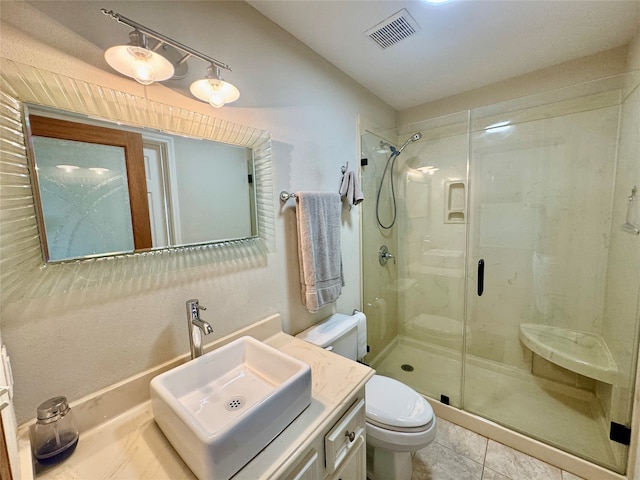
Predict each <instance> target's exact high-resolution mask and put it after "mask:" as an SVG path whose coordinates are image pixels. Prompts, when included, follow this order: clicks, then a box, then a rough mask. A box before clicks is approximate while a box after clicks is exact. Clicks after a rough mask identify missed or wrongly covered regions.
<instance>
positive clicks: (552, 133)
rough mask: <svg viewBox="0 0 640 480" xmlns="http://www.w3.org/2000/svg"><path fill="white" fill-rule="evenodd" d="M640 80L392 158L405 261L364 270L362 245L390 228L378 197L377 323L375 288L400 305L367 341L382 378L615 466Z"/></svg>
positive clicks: (585, 88)
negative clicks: (373, 258) (373, 250)
mask: <svg viewBox="0 0 640 480" xmlns="http://www.w3.org/2000/svg"><path fill="white" fill-rule="evenodd" d="M639 79H640V76H639V75H638V74H637V73H634V74H629V75H624V76H619V77H612V78H608V79H604V80H601V81H596V82H590V83H586V84H581V85H576V86H574V87H570V88H565V89H562V90H558V91H553V92H548V93H545V94H540V95H535V96H531V97H526V98H522V99H518V100H515V101H510V102H505V103H502V104H497V105H490V106H487V107H483V108H480V109H475V110H472V111H467V112H461V113H459V114H455V115H449V116H446V117H441V118H437V119H432V120H427V121H424V122H420V123H418V124H411V125H407V126H406V127H403V128H401V129H400V131H399V134H398V138H400V139H402V138H405V137H406V135H407V134H408V133H409V132H414V131H420V132H421V133H422V134H423V138H422V139H421V140H420V141H418V142H416V143H414V144H410V145H408V146H407V147H406V149H405V151H404V152H403V154H402V156H400V157H399V159H398V162H397V166H396V169H397V170H396V172H395V177H396V179H397V184H396V187H397V193H398V199H397V200H398V202H397V203H398V221H397V225H396V227H394V229H393V232H386V233H385V235H386V236H387V237H386V239H385V240H386V241H387V242H388V243H392V242H395V243H394V247H393V248H395V249H396V251H397V265H392V264H389V263H388V264H387V266H385V267H384V268H381V266H380V265H379V264H378V263H377V262H369V261H368V260H367V256H368V255H369V253H370V252H368V249H369V247H368V246H367V245H366V244H365V236H367V235H368V236H375V235H381V234H380V233H379V232H378V233H377V232H376V228H375V226H372V225H370V224H367V222H368V220H367V219H368V218H369V216H368V214H367V209H368V208H370V205H367V204H366V202H365V205H364V208H365V211H364V220H363V269H364V274H363V285H364V288H363V296H364V308H365V313H367V314H369V312H371V314H372V315H374V316H375V311H374V310H373V309H370V308H371V307H370V305H373V303H374V302H373V301H374V300H375V299H376V297H377V295H378V294H377V293H376V292H374V291H373V290H372V288H371V287H373V289H376V288H377V292H380V293H379V295H380V296H382V297H383V298H385V299H392V298H393V300H392V301H389V302H386V310H385V321H386V322H387V325H388V326H387V328H386V335H384V336H379V337H375V336H374V337H372V338H370V339H369V342H370V343H371V344H372V354H371V355H370V356H369V357H367V360H368V361H369V362H370V363H371V364H372V365H373V366H374V367H375V368H376V369H377V370H378V372H379V373H380V374H382V375H389V376H392V377H395V378H398V379H400V380H402V381H404V382H406V383H408V384H409V385H411V386H412V387H414V388H415V389H416V390H418V391H420V392H421V393H423V394H425V395H427V396H428V397H431V398H432V399H434V401H443V402H445V403H448V404H449V405H452V406H454V407H456V408H460V409H462V410H464V411H466V412H469V413H472V414H475V415H478V416H481V417H483V418H486V419H489V420H492V421H494V422H496V423H498V424H500V425H503V426H505V427H507V428H509V429H512V430H514V431H516V432H519V433H523V434H525V435H527V436H528V437H530V438H532V439H535V440H539V441H542V442H544V443H546V444H548V445H551V446H554V447H557V448H559V449H561V450H564V451H566V452H568V453H570V454H573V455H576V456H578V457H580V458H583V459H585V460H588V461H589V462H592V463H594V464H596V465H599V466H603V467H605V468H607V469H609V470H611V471H614V472H618V473H624V471H625V469H626V464H627V454H628V452H627V450H628V446H627V445H624V444H623V443H624V439H623V438H621V436H620V435H617V433H616V432H620V431H621V430H622V432H623V435H622V437H624V432H625V428H626V427H628V426H630V422H631V413H632V404H633V392H634V379H635V371H636V359H637V356H638V331H637V324H638V320H639V318H638V304H639V303H638V299H639V296H640V279H639V278H638V276H637V266H638V265H640V243H639V242H640V236H637V235H634V234H630V233H628V232H627V231H626V230H625V229H624V228H622V226H623V225H624V224H625V222H627V204H628V196H629V192H630V191H631V190H632V188H633V187H634V185H637V184H640V164H639V163H638V161H637V159H638V156H639V155H640V142H639V141H638V135H637V132H638V131H640V93H638V92H639V89H638V84H639V83H640V80H639ZM495 125H500V128H496V127H495ZM369 137H371V138H369ZM362 138H363V151H365V150H366V148H367V145H373V144H374V143H375V135H374V134H372V133H366V134H364V135H363V137H362ZM367 138H368V140H367ZM378 141H379V140H378ZM365 154H366V155H369V154H368V153H367V152H366V151H365ZM376 161H378V160H376ZM376 161H374V162H373V164H374V165H375V163H376ZM379 161H384V158H383V159H380V160H379ZM371 165H372V162H371V157H370V163H369V165H368V166H366V167H364V168H363V181H364V184H365V186H366V185H367V184H370V185H375V180H374V179H370V178H368V177H369V176H375V175H376V170H375V167H374V168H371ZM377 168H378V169H379V167H377ZM375 193H376V192H375V190H373V191H368V192H367V191H366V190H365V197H366V196H369V197H370V198H371V197H375ZM365 232H367V233H365ZM480 265H482V268H480ZM376 278H377V279H380V280H382V281H381V283H379V284H378V285H377V286H376V284H375V279H376ZM480 284H482V285H483V288H479V285H480ZM385 301H386V300H385ZM393 305H396V308H395V309H394V308H393ZM368 309H369V310H368ZM407 364H409V365H412V366H413V367H414V369H413V370H412V371H407V370H405V369H403V368H402V365H407ZM620 429H621V430H620ZM612 430H613V431H614V435H613V437H614V438H615V440H611V439H610V433H611V431H612ZM619 440H622V441H623V442H622V443H620V441H619Z"/></svg>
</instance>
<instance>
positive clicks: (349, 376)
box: [19, 315, 374, 480]
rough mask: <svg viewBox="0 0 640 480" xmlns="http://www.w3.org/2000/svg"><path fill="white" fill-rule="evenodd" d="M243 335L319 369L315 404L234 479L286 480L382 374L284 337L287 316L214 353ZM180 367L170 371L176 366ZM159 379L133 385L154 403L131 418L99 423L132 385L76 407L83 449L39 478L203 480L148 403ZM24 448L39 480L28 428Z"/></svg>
mask: <svg viewBox="0 0 640 480" xmlns="http://www.w3.org/2000/svg"><path fill="white" fill-rule="evenodd" d="M276 328H277V330H276ZM242 335H251V336H254V337H255V338H257V339H259V340H262V341H263V342H264V343H266V344H268V345H271V346H272V347H274V348H276V349H278V350H280V351H282V352H284V353H287V354H289V355H291V356H292V357H294V358H297V359H299V360H302V361H303V362H306V363H307V364H308V365H309V366H310V367H311V372H312V393H311V404H310V405H309V406H308V407H307V408H306V409H305V410H304V411H303V412H302V413H301V414H300V415H299V416H298V417H297V418H296V419H295V420H294V421H293V422H292V423H291V424H290V425H289V426H288V427H287V428H286V429H285V430H284V431H283V432H282V433H281V434H280V435H278V437H276V439H275V440H273V441H272V442H271V443H270V444H269V445H268V446H267V447H266V448H265V449H264V450H262V451H261V452H260V453H259V454H258V455H257V456H256V457H254V459H253V460H252V461H251V462H249V463H248V464H247V465H246V466H245V467H244V468H243V469H242V470H240V471H239V472H238V473H237V474H236V475H235V476H234V477H233V478H234V480H235V479H237V480H242V479H267V478H278V477H279V476H280V475H281V474H282V473H284V472H285V470H286V469H287V468H289V467H290V466H291V465H292V464H293V463H294V462H295V461H296V460H297V459H298V457H299V454H301V453H303V452H304V451H305V450H306V449H307V448H308V447H309V445H310V444H311V442H312V441H313V439H314V437H316V436H317V434H318V432H320V431H322V430H323V429H326V428H329V427H330V426H331V422H332V421H334V420H335V419H334V413H335V412H336V411H338V410H340V409H341V408H344V407H346V406H348V405H349V404H350V403H351V402H353V399H354V398H355V395H356V394H357V392H358V391H359V390H360V389H362V388H363V387H364V385H365V383H366V382H367V380H368V379H369V378H371V376H372V375H373V373H374V372H373V370H372V369H370V368H369V367H367V366H365V365H362V364H360V363H356V362H353V361H351V360H348V359H346V358H342V357H340V356H338V355H336V354H333V353H331V352H327V351H325V350H323V349H321V348H318V347H316V346H314V345H311V344H308V343H306V342H304V341H302V340H299V339H297V338H294V337H292V336H290V335H287V334H285V333H282V331H281V330H280V317H279V315H273V316H271V317H269V318H267V319H265V320H263V321H261V322H258V323H256V324H254V325H253V326H250V327H247V328H245V329H242V330H240V331H238V332H236V333H234V334H232V335H229V336H227V337H224V338H223V339H220V340H218V341H216V342H214V343H213V344H212V345H211V346H209V348H208V349H212V348H216V347H218V346H222V345H223V344H225V343H228V342H230V341H232V340H234V339H235V338H238V337H240V336H242ZM181 361H184V359H183V358H182V357H181V359H180V360H178V361H177V363H178V364H179V363H180V362H181ZM174 363H176V362H174ZM174 363H171V364H167V366H165V367H164V369H165V370H166V369H168V368H171V367H172V366H175V365H174ZM159 373H160V372H159V371H154V372H152V374H147V375H142V376H140V378H136V379H135V380H134V382H133V383H135V382H137V383H138V387H137V388H138V390H140V384H146V387H147V388H146V400H144V398H143V397H144V393H140V392H137V394H136V393H133V394H132V395H131V396H132V397H134V398H135V397H138V398H139V397H142V398H143V401H141V402H138V403H137V404H135V405H133V406H129V408H126V409H125V410H123V411H120V412H117V411H113V407H111V409H110V410H111V411H110V412H109V413H108V414H104V412H103V411H101V412H100V414H99V415H96V411H97V409H99V408H101V407H100V405H101V404H103V403H108V402H109V400H113V399H114V398H115V397H122V396H126V393H127V392H126V390H127V388H131V387H128V384H127V382H123V383H122V384H119V385H118V386H116V387H115V388H114V389H112V390H110V389H105V390H104V391H102V392H99V393H98V394H96V395H94V396H90V397H87V398H86V399H83V400H81V401H79V402H75V404H74V403H72V405H71V408H72V411H74V414H75V413H76V411H77V412H78V415H76V416H79V418H78V422H79V424H80V432H81V433H80V441H79V442H78V447H77V448H76V450H75V452H74V453H73V454H72V455H71V457H70V458H69V459H67V460H66V461H64V462H63V463H61V464H59V465H56V466H53V467H49V468H46V469H44V470H41V471H38V472H37V473H36V475H35V478H36V479H37V480H40V479H46V480H52V479H64V480H69V479H91V480H101V479H123V480H125V479H126V480H138V479H153V480H163V479H167V480H179V479H195V478H196V477H195V476H194V475H193V473H192V472H191V470H190V469H189V467H187V465H186V464H185V463H184V462H183V461H182V459H181V458H180V457H179V456H178V454H177V453H176V452H175V450H174V449H173V447H172V446H171V444H170V443H169V441H168V440H167V439H166V438H165V436H164V435H163V433H162V431H161V430H160V428H159V427H158V426H157V425H156V423H155V421H154V419H153V411H152V409H151V402H150V401H149V400H148V378H152V377H153V376H155V375H157V374H159ZM130 383H131V382H130ZM114 392H116V393H114ZM110 395H111V396H110ZM104 399H106V401H104ZM113 401H115V400H113ZM90 412H92V413H93V414H94V415H93V417H96V416H97V417H100V418H101V419H102V421H100V422H96V423H95V424H93V425H91V423H90V422H91V421H90V420H89V421H88V420H85V419H84V418H83V417H85V416H86V415H87V414H88V413H90ZM83 427H84V428H83ZM19 444H20V448H21V473H22V480H31V479H32V478H33V476H32V471H31V470H32V468H31V467H32V460H31V451H30V447H29V426H28V425H26V426H24V427H22V428H21V430H20V432H19Z"/></svg>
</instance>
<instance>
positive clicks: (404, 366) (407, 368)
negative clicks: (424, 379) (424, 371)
mask: <svg viewBox="0 0 640 480" xmlns="http://www.w3.org/2000/svg"><path fill="white" fill-rule="evenodd" d="M400 368H401V369H402V370H404V371H405V372H413V370H414V368H413V365H409V364H408V363H403V364H402V365H400Z"/></svg>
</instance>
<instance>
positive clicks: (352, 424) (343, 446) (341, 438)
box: [324, 399, 365, 473]
mask: <svg viewBox="0 0 640 480" xmlns="http://www.w3.org/2000/svg"><path fill="white" fill-rule="evenodd" d="M364 435H365V408H364V399H359V400H357V401H356V402H355V403H354V404H353V405H352V406H351V408H350V409H349V410H348V411H347V413H345V414H344V415H343V416H342V418H341V419H340V420H338V423H336V424H335V425H334V427H333V428H332V429H331V430H330V431H329V433H327V435H326V436H325V437H324V451H325V464H326V468H327V473H333V472H334V471H336V470H338V469H339V468H340V466H341V465H342V464H343V463H344V461H345V460H346V459H347V457H349V454H350V453H351V451H352V450H355V448H356V446H357V443H356V441H359V439H360V438H361V439H364Z"/></svg>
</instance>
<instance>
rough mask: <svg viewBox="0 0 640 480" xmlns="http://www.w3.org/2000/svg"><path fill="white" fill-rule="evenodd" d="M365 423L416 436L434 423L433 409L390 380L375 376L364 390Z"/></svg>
mask: <svg viewBox="0 0 640 480" xmlns="http://www.w3.org/2000/svg"><path fill="white" fill-rule="evenodd" d="M365 398H366V417H367V422H369V423H371V424H372V425H375V426H377V427H379V428H382V429H386V430H392V431H395V432H404V433H418V432H422V431H424V430H426V429H428V428H429V426H430V424H431V423H432V422H433V418H434V416H433V409H432V408H431V405H429V402H427V401H426V400H425V399H424V397H422V395H420V394H418V393H417V392H416V391H415V390H413V389H412V388H410V387H409V386H407V385H405V384H404V383H401V382H399V381H397V380H394V379H393V378H389V377H385V376H383V375H374V376H373V377H371V379H370V380H369V381H368V382H367V384H366V386H365Z"/></svg>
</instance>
